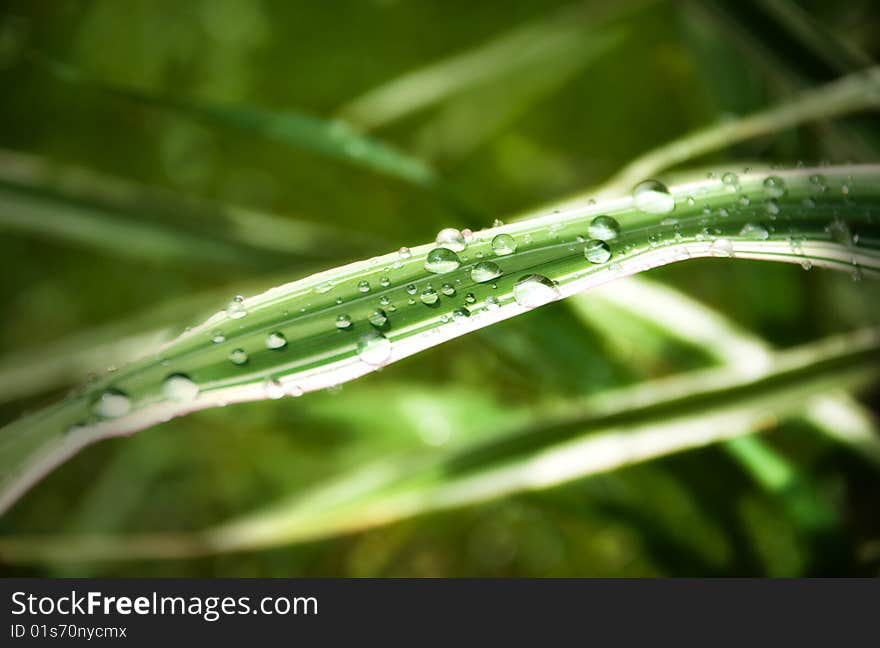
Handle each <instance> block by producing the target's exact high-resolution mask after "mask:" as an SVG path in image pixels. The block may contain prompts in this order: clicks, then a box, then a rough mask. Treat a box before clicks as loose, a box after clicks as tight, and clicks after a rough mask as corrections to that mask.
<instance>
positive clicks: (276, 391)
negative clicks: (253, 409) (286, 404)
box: [263, 378, 284, 400]
mask: <svg viewBox="0 0 880 648" xmlns="http://www.w3.org/2000/svg"><path fill="white" fill-rule="evenodd" d="M263 393H264V394H265V395H266V398H268V399H270V400H278V399H279V398H284V385H282V384H281V381H280V380H278V379H277V378H266V380H265V381H264V382H263Z"/></svg>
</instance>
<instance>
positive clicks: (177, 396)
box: [162, 373, 199, 403]
mask: <svg viewBox="0 0 880 648" xmlns="http://www.w3.org/2000/svg"><path fill="white" fill-rule="evenodd" d="M162 395H163V396H164V397H165V398H167V399H168V400H173V401H177V402H180V403H188V402H189V401H192V400H195V398H196V396H198V395H199V386H198V385H197V384H195V383H194V382H193V380H192V379H191V378H190V377H189V376H187V375H185V374H181V373H175V374H171V375H170V376H168V377H167V378H166V379H165V380H164V382H163V383H162Z"/></svg>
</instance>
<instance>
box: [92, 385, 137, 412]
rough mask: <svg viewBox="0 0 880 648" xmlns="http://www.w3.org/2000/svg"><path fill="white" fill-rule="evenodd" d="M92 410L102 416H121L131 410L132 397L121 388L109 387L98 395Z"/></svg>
mask: <svg viewBox="0 0 880 648" xmlns="http://www.w3.org/2000/svg"><path fill="white" fill-rule="evenodd" d="M92 411H93V412H94V413H95V414H96V415H97V416H100V417H101V418H105V419H113V418H119V417H120V416H125V415H126V414H128V413H129V412H130V411H131V399H130V398H129V397H128V395H127V394H126V393H125V392H123V391H121V390H119V389H108V390H106V391H105V392H104V393H102V394H101V395H100V396H98V399H97V400H96V401H95V403H94V405H92Z"/></svg>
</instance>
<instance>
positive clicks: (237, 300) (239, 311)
mask: <svg viewBox="0 0 880 648" xmlns="http://www.w3.org/2000/svg"><path fill="white" fill-rule="evenodd" d="M243 302H244V297H242V296H241V295H236V296H235V297H233V298H232V301H231V302H229V304H228V305H227V306H226V314H227V315H228V316H229V319H241V318H242V317H246V316H247V311H246V310H245V308H244V303H243Z"/></svg>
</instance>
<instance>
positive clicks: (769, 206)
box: [764, 198, 781, 218]
mask: <svg viewBox="0 0 880 648" xmlns="http://www.w3.org/2000/svg"><path fill="white" fill-rule="evenodd" d="M764 210H765V211H766V212H767V213H768V214H769V215H770V217H771V218H776V217H777V216H779V212H780V211H781V210H780V209H779V203H778V202H776V199H774V198H768V199H767V202H765V203H764Z"/></svg>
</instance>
